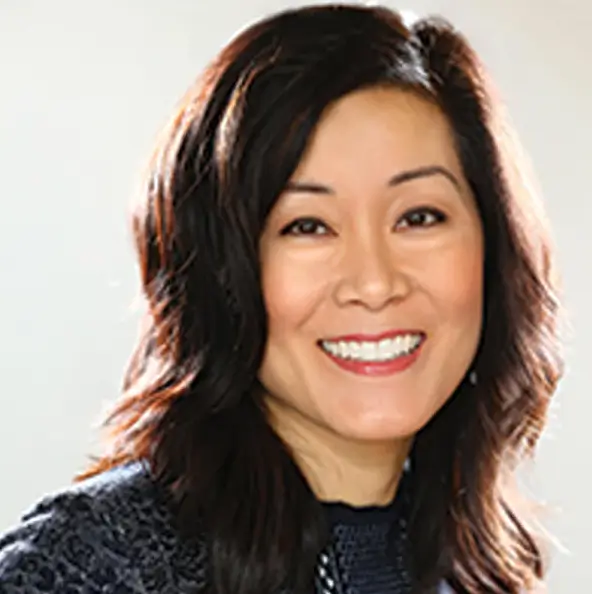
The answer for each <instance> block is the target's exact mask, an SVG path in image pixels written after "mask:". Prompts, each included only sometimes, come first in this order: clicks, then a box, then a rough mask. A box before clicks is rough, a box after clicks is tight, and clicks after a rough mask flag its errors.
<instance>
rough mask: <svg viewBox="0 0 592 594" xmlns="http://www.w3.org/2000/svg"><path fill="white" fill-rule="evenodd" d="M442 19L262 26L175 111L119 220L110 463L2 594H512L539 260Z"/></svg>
mask: <svg viewBox="0 0 592 594" xmlns="http://www.w3.org/2000/svg"><path fill="white" fill-rule="evenodd" d="M515 158H516V155H515V154H514V153H513V152H511V148H510V145H509V144H508V136H507V134H506V133H505V132H504V129H503V127H502V125H501V122H500V118H499V108H498V106H497V105H496V104H495V101H494V98H493V95H492V91H491V90H490V87H489V86H488V83H487V81H486V78H485V75H484V73H483V69H482V67H481V65H480V63H479V61H478V59H477V57H476V56H475V54H474V53H473V51H472V49H471V48H470V46H469V45H468V44H467V42H466V41H465V39H464V38H463V37H462V36H461V35H460V34H459V33H457V32H456V31H455V30H454V29H452V28H451V27H450V26H449V25H448V24H447V23H446V22H444V21H442V20H434V19H431V20H426V19H423V20H418V21H416V22H415V23H412V24H409V25H406V24H404V23H403V21H402V20H401V18H400V17H399V15H397V14H396V13H394V12H392V11H390V10H388V9H386V8H378V7H372V8H368V7H361V6H318V7H308V8H304V9H298V10H293V11H288V12H283V13H280V14H277V15H275V16H273V17H270V18H269V19H267V20H264V21H261V22H259V23H257V24H255V25H253V26H252V27H250V28H249V29H247V30H246V31H244V32H243V33H241V34H240V35H239V36H238V37H237V38H236V39H234V40H233V41H232V42H231V43H230V44H229V45H228V46H227V47H226V48H225V49H224V50H223V51H222V52H221V53H220V55H219V56H218V58H217V59H216V60H215V61H214V62H213V63H212V64H211V66H210V67H209V68H208V69H207V70H206V71H205V73H204V74H203V76H202V77H201V78H200V80H199V81H198V82H197V83H196V85H195V86H194V87H193V88H192V89H191V90H190V91H189V93H188V94H187V96H186V97H185V98H184V100H183V102H182V103H181V105H180V108H179V110H178V112H177V114H176V115H175V117H174V119H173V120H172V123H171V125H170V127H169V128H168V129H167V130H166V133H165V134H164V136H163V138H162V140H161V142H160V144H159V146H158V148H157V150H156V152H155V155H154V158H153V160H152V164H151V169H150V172H149V176H148V184H147V188H146V191H145V194H144V196H143V200H142V202H141V203H140V204H139V205H138V208H137V210H136V211H135V214H134V217H133V230H134V234H135V240H136V247H137V252H138V257H139V263H140V272H141V280H142V287H143V293H144V296H145V300H146V306H147V309H146V314H145V317H144V324H143V326H142V331H141V335H140V339H139V342H138V345H137V347H136V349H135V352H134V356H133V358H132V360H131V363H130V366H129V369H128V372H127V376H126V380H125V385H124V395H123V399H122V400H121V402H120V403H119V405H118V406H117V408H116V410H115V411H114V413H113V414H112V415H111V416H110V418H109V421H108V423H107V426H108V428H109V430H110V440H109V442H108V444H109V449H108V451H107V452H106V453H105V454H104V455H103V456H102V457H100V458H99V459H98V460H97V461H96V462H95V463H94V464H93V466H92V467H91V468H90V469H89V470H88V472H86V473H85V475H84V476H83V477H79V478H80V479H81V480H80V481H79V482H78V484H77V485H76V486H75V487H74V488H71V489H67V490H65V491H63V492H62V493H60V494H57V495H52V496H51V497H48V498H46V499H45V500H44V501H42V502H41V503H40V504H39V505H38V506H37V507H36V508H35V509H34V510H33V511H32V512H30V513H29V514H28V515H27V516H25V518H24V519H23V522H22V523H21V524H20V525H19V526H17V527H16V528H15V529H14V530H13V531H12V532H10V533H8V534H6V535H5V536H4V537H3V539H2V540H1V541H0V542H1V544H0V584H1V589H0V591H1V592H6V593H8V592H35V593H36V592H60V593H63V592H113V593H115V592H118V593H122V592H130V593H131V592H133V593H140V592H142V593H151V594H152V593H156V592H158V593H161V594H162V593H166V592H182V593H189V592H202V591H203V592H212V593H216V594H231V593H232V594H239V593H240V594H261V593H275V592H290V593H292V592H293V593H304V592H312V591H316V592H323V593H328V592H336V593H337V592H352V593H359V594H363V593H367V592H373V593H376V592H380V593H387V592H388V593H393V592H397V593H401V592H417V593H428V592H436V591H439V592H445V591H453V592H457V593H466V592H471V593H475V592H492V593H499V594H501V593H517V592H532V591H535V589H536V588H537V587H538V586H540V584H541V583H542V579H543V573H544V568H543V564H542V550H541V543H540V539H539V538H538V535H537V534H536V533H535V532H534V529H533V527H532V525H531V523H530V522H529V521H528V518H527V517H525V516H524V515H521V512H520V511H519V508H518V503H517V502H516V500H515V497H513V496H512V492H513V489H512V476H513V472H514V470H515V468H516V465H517V464H518V462H519V461H520V460H521V459H522V458H523V457H524V456H527V455H530V454H531V453H532V452H533V450H534V447H535V445H536V442H537V439H538V437H539V435H540V433H541V430H542V429H543V426H544V422H545V415H546V410H547V407H548V404H549V400H550V397H551V395H552V394H553V392H554V390H555V387H556V384H557V382H558V379H559V377H560V373H561V360H560V357H559V354H558V343H557V337H556V326H557V315H558V305H557V300H556V295H555V288H554V286H553V277H552V265H551V255H552V254H551V248H550V244H549V241H548V239H547V235H546V233H545V227H544V225H543V222H542V219H541V217H540V216H539V215H538V214H537V213H538V209H537V207H536V205H535V202H534V199H533V196H532V195H531V193H530V191H529V186H528V184H526V183H525V181H524V179H523V177H524V176H523V171H522V170H521V169H520V168H518V167H517V166H516V165H515V162H516V161H515Z"/></svg>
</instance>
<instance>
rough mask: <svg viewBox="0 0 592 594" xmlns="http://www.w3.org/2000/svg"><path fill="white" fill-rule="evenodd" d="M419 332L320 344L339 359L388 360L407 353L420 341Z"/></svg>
mask: <svg viewBox="0 0 592 594" xmlns="http://www.w3.org/2000/svg"><path fill="white" fill-rule="evenodd" d="M421 340H422V337H421V335H420V334H405V335H399V336H396V337H395V338H385V339H383V340H381V341H378V342H376V341H362V342H357V341H343V340H341V341H339V342H331V341H328V340H324V341H322V342H321V346H322V347H323V349H324V350H326V351H327V352H328V353H331V354H332V355H333V356H335V357H339V358H341V359H353V360H358V361H389V360H391V359H396V358H397V357H401V356H402V355H408V354H409V353H410V352H412V351H413V350H414V349H415V348H416V347H417V346H418V345H419V343H420V342H421Z"/></svg>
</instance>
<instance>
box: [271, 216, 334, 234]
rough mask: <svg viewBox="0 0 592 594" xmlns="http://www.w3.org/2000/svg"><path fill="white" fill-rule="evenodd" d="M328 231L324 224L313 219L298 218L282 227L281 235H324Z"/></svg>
mask: <svg viewBox="0 0 592 594" xmlns="http://www.w3.org/2000/svg"><path fill="white" fill-rule="evenodd" d="M328 232H329V229H328V227H327V225H325V223H323V222H322V221H321V220H319V219H315V218H300V219H296V220H295V221H292V222H291V223H290V224H289V225H287V226H286V227H284V228H283V229H282V231H281V235H326V234H327V233H328Z"/></svg>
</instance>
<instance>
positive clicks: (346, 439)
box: [259, 88, 483, 506]
mask: <svg viewBox="0 0 592 594" xmlns="http://www.w3.org/2000/svg"><path fill="white" fill-rule="evenodd" d="M260 253H261V266H262V284H263V294H264V299H265V304H266V308H267V313H268V320H269V334H268V339H267V345H266V352H265V356H264V359H263V362H262V366H261V369H260V374H259V378H260V381H261V383H262V384H263V386H264V388H265V390H266V395H265V403H266V405H267V407H268V410H269V415H270V420H271V423H272V425H273V426H274V428H275V430H276V431H277V432H278V433H279V435H280V436H281V437H282V438H283V439H284V441H285V442H286V443H287V444H288V445H289V446H290V447H291V449H292V451H293V453H294V455H295V458H296V460H297V462H298V463H299V465H300V467H301V468H302V470H303V472H304V474H305V476H306V477H307V479H308V481H309V482H310V484H311V487H312V488H313V490H314V491H315V493H316V495H317V496H318V497H319V498H320V499H321V500H339V501H344V502H346V503H349V504H351V505H356V506H363V505H377V504H378V505H380V504H385V503H387V502H389V501H390V500H391V499H392V497H393V496H394V493H395V491H396V487H397V483H398V480H399V477H400V474H401V469H402V466H403V463H404V461H405V458H406V457H407V455H408V452H409V448H410V446H411V444H412V441H413V436H414V435H415V434H416V433H417V431H418V430H419V429H421V428H422V427H423V426H424V425H425V424H426V423H427V422H428V421H429V420H430V419H431V418H432V417H433V416H434V415H435V414H436V412H437V411H438V410H439V409H440V408H441V407H442V405H443V404H444V403H445V402H446V400H447V399H448V398H449V397H450V396H451V395H452V393H453V392H454V390H455V388H456V387H457V386H458V384H459V383H460V382H461V381H462V380H463V378H464V377H465V376H466V374H467V372H468V370H469V368H470V365H471V362H472V360H473V358H474V355H475V352H476V349H477V345H478V342H479V337H480V332H481V319H482V302H483V235H482V227H481V222H480V218H479V215H478V212H477V209H476V205H475V201H474V198H473V196H472V194H471V191H470V189H469V185H468V183H467V180H466V179H465V177H464V174H463V170H462V167H461V164H460V161H459V158H458V155H457V153H456V150H455V147H454V142H453V136H452V131H451V129H450V126H449V124H448V122H447V120H446V118H445V117H444V115H443V114H442V113H441V112H440V110H439V109H438V108H437V107H436V106H435V105H433V104H431V103H430V102H428V101H427V100H424V99H422V98H419V97H418V96H416V95H414V94H411V93H409V92H405V91H401V90H397V89H392V88H372V89H365V90H361V91H356V92H354V93H351V94H349V95H347V96H345V97H343V98H341V99H340V100H338V101H337V102H335V103H334V104H333V105H331V106H330V107H329V108H328V109H327V111H326V112H325V114H324V116H323V118H322V119H321V121H320V122H319V125H318V126H317V128H316V131H315V133H314V134H313V136H312V138H311V139H310V142H309V146H308V148H307V150H306V152H305V154H304V156H303V158H302V160H301V162H300V164H299V166H298V168H297V170H296V171H295V172H294V175H293V176H292V178H291V180H290V183H289V184H288V186H287V188H286V190H285V191H284V192H283V193H282V195H281V196H280V197H279V199H278V201H277V202H276V204H275V205H274V208H273V209H272V212H271V213H270V216H269V218H268V221H267V223H266V227H265V230H264V232H263V234H262V237H261V242H260ZM397 329H399V330H400V329H410V330H421V331H422V332H423V333H424V335H425V337H426V338H425V341H424V343H423V345H422V346H421V349H420V351H419V356H418V358H417V360H416V361H415V362H414V363H413V364H412V365H411V366H410V367H409V368H407V369H406V370H404V371H401V372H398V373H392V374H387V375H380V376H365V375H360V374H356V373H353V372H351V371H347V370H344V369H342V368H341V367H339V366H338V365H336V364H335V362H334V361H333V360H331V358H330V357H329V356H328V355H327V354H326V353H324V352H323V350H322V349H321V348H320V346H319V341H320V340H323V339H327V338H332V337H337V336H342V335H348V334H360V333H361V334H376V333H381V332H384V331H390V330H397Z"/></svg>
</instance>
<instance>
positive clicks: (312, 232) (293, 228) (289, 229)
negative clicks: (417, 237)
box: [280, 207, 447, 236]
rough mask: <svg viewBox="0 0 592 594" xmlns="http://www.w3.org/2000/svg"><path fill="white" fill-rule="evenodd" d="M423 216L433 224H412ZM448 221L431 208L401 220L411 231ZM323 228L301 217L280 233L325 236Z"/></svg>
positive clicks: (313, 221) (316, 220) (317, 221)
mask: <svg viewBox="0 0 592 594" xmlns="http://www.w3.org/2000/svg"><path fill="white" fill-rule="evenodd" d="M417 215H420V216H423V217H424V219H423V220H425V217H426V216H430V217H432V218H433V222H430V223H428V224H422V223H419V224H417V223H415V224H413V223H411V222H410V219H411V217H413V216H417ZM446 219H447V217H446V215H445V214H444V213H443V212H442V211H441V210H438V209H436V208H430V207H420V208H414V209H412V210H409V211H407V212H406V213H405V214H404V215H403V216H402V217H401V218H400V219H399V221H405V220H406V221H407V224H406V225H405V227H404V228H405V229H411V228H414V227H420V228H429V227H433V226H434V225H438V224H440V223H443V222H445V221H446ZM398 224H399V222H397V225H398ZM303 225H312V226H313V227H314V230H310V228H309V231H306V230H304V229H303V228H302V226H303ZM298 227H300V231H297V229H298ZM321 227H323V228H324V229H325V230H327V229H328V226H327V225H325V223H323V221H321V220H320V219H317V218H315V217H301V218H298V219H295V220H294V221H292V222H291V223H290V224H289V225H286V226H285V227H284V228H283V229H282V230H281V232H280V235H296V236H302V235H325V232H319V231H318V229H319V228H321Z"/></svg>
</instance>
